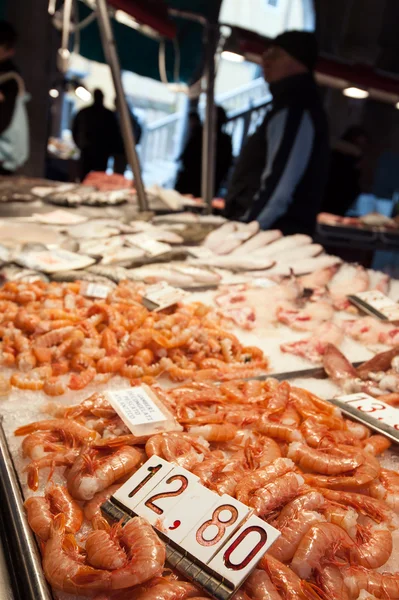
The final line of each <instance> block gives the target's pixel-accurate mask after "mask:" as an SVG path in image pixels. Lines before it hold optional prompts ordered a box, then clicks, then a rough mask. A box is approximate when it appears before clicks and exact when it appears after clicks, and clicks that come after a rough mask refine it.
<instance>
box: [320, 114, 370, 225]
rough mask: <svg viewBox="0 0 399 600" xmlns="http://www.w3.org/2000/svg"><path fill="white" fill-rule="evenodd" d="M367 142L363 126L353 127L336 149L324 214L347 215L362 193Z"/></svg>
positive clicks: (325, 197)
mask: <svg viewBox="0 0 399 600" xmlns="http://www.w3.org/2000/svg"><path fill="white" fill-rule="evenodd" d="M368 142H369V138H368V135H367V132H366V131H365V130H364V129H363V127H360V126H359V125H352V126H351V127H349V128H348V129H347V130H346V131H345V133H344V134H343V136H342V137H341V139H339V140H338V142H337V143H336V144H335V145H334V146H333V148H332V150H331V160H330V173H329V177H328V184H327V188H326V193H325V196H324V201H323V205H322V208H321V210H322V211H323V212H329V213H332V214H334V215H341V216H344V215H345V214H346V213H347V211H348V210H349V208H350V207H351V206H352V204H353V203H354V202H355V200H356V198H357V197H358V196H359V194H360V193H361V185H360V178H361V175H362V171H361V169H362V161H363V157H364V152H365V149H366V148H367V144H368Z"/></svg>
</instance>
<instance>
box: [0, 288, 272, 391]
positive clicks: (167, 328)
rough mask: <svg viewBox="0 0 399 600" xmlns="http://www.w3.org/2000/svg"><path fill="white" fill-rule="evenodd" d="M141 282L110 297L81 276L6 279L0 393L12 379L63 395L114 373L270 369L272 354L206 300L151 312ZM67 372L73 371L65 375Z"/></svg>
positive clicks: (193, 375) (189, 374)
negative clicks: (244, 337) (236, 331)
mask: <svg viewBox="0 0 399 600" xmlns="http://www.w3.org/2000/svg"><path fill="white" fill-rule="evenodd" d="M143 290H144V288H143V286H139V285H138V284H136V283H132V282H128V281H125V282H122V283H120V284H119V285H118V287H116V288H115V289H114V290H112V291H110V293H109V295H108V297H107V298H106V299H105V300H96V299H90V298H87V297H85V296H84V295H82V294H81V283H80V282H74V283H55V282H53V283H44V282H41V281H38V282H34V283H24V282H8V283H6V284H5V285H4V286H3V287H2V288H1V289H0V313H1V314H0V339H1V341H0V365H1V366H3V367H9V368H11V369H14V372H12V374H11V377H6V376H5V375H1V376H0V395H6V394H7V393H8V392H9V390H10V386H14V387H17V388H20V389H26V390H43V391H44V392H45V393H46V394H48V395H50V396H60V395H62V394H64V393H65V392H66V391H67V389H68V388H69V389H71V390H80V389H83V388H84V387H86V386H87V385H88V384H89V383H91V382H92V381H94V382H99V383H105V382H107V381H108V380H109V379H110V378H111V377H113V376H114V375H120V376H122V377H125V378H127V379H129V380H131V381H132V380H133V381H135V380H138V379H140V380H143V379H144V380H146V381H147V382H152V381H154V378H155V377H157V376H159V375H160V374H161V373H166V374H168V375H169V377H170V378H171V379H172V380H174V381H185V380H186V379H190V380H224V379H226V380H228V379H231V378H234V377H237V376H241V377H250V376H254V375H258V374H262V373H265V372H266V371H267V367H268V361H267V359H266V358H265V356H264V355H263V353H262V351H261V350H259V349H258V348H255V347H247V348H246V347H243V346H242V344H240V342H239V341H238V339H237V338H236V337H235V336H234V335H232V334H231V333H230V332H227V331H224V330H223V329H222V328H221V326H220V325H221V320H220V317H218V316H217V315H216V313H214V312H212V311H211V309H210V308H208V307H206V306H204V305H202V304H200V303H196V304H188V305H178V306H175V307H174V308H171V309H169V310H167V311H164V312H150V311H149V310H147V308H146V307H145V306H144V305H143V303H142V296H143V293H144V292H143ZM66 376H68V377H66ZM68 378H69V379H68Z"/></svg>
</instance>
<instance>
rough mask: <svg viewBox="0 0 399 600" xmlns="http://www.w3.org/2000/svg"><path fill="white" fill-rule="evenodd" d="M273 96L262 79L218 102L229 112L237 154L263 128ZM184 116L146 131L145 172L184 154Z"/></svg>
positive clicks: (157, 123)
mask: <svg viewBox="0 0 399 600" xmlns="http://www.w3.org/2000/svg"><path fill="white" fill-rule="evenodd" d="M270 99H271V96H270V93H269V91H268V87H267V85H266V83H265V81H264V79H263V78H261V77H259V78H258V79H255V80H254V81H251V82H250V83H248V84H245V85H243V86H241V87H240V88H238V89H237V90H233V91H231V92H227V93H224V94H219V95H218V96H217V98H216V103H217V104H218V105H220V106H223V108H224V109H225V110H226V112H227V115H228V122H227V125H226V131H227V133H229V134H230V135H231V136H232V141H233V153H234V155H235V156H237V155H238V154H239V153H240V150H241V148H242V145H243V143H244V142H245V140H246V138H247V137H248V135H251V134H252V133H253V132H254V131H255V129H256V127H257V126H258V125H259V123H260V122H261V120H262V119H263V116H264V114H265V108H264V107H265V105H266V104H268V102H270ZM183 118H184V113H182V112H176V113H173V114H171V115H168V116H166V117H163V118H162V119H159V120H158V121H155V122H153V123H150V124H148V125H146V126H145V127H144V128H143V138H142V141H141V152H140V154H141V162H142V165H143V168H144V170H145V169H146V166H147V165H149V164H151V163H154V162H159V163H162V162H164V163H170V162H175V161H176V160H177V157H178V155H179V153H180V150H181V149H180V148H179V147H178V146H179V141H180V139H181V135H180V134H181V123H182V119H183Z"/></svg>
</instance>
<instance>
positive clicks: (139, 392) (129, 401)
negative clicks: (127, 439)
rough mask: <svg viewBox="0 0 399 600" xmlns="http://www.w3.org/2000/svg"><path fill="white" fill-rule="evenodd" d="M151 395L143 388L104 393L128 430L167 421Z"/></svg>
mask: <svg viewBox="0 0 399 600" xmlns="http://www.w3.org/2000/svg"><path fill="white" fill-rule="evenodd" d="M148 390H149V389H148ZM151 395H152V392H151V390H149V391H147V390H146V389H144V386H137V387H132V388H126V389H124V390H118V391H109V392H106V396H107V399H108V401H109V402H110V404H111V405H112V406H113V407H114V409H115V411H116V412H117V413H118V415H119V416H120V418H121V419H122V421H123V422H124V423H125V424H126V425H127V426H128V427H129V428H130V429H133V428H134V427H135V426H136V425H143V424H148V423H151V424H152V423H159V422H160V421H166V420H167V419H168V417H167V416H166V415H164V413H163V412H162V411H161V410H160V409H159V408H158V406H157V404H156V403H155V402H154V400H153V398H152V397H151Z"/></svg>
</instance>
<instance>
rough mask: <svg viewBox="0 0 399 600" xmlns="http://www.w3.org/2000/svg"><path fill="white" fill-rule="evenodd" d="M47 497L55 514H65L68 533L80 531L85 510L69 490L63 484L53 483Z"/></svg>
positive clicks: (47, 491)
mask: <svg viewBox="0 0 399 600" xmlns="http://www.w3.org/2000/svg"><path fill="white" fill-rule="evenodd" d="M46 498H47V500H48V502H49V503H50V509H51V512H52V513H53V514H58V513H63V514H64V516H65V531H67V532H68V533H76V532H77V531H79V529H80V528H81V526H82V523H83V511H82V509H81V508H80V506H79V504H78V503H77V502H76V501H75V500H74V499H73V498H72V497H71V496H70V494H69V492H68V490H67V489H66V488H65V487H63V486H59V485H57V486H56V485H54V484H53V485H51V486H50V487H49V488H48V489H47V490H46Z"/></svg>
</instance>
